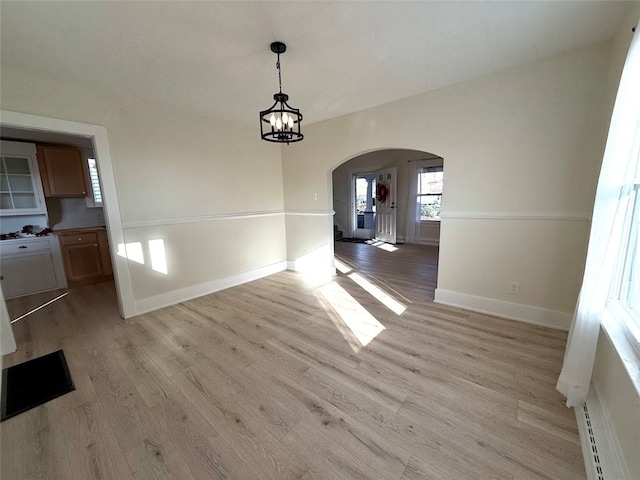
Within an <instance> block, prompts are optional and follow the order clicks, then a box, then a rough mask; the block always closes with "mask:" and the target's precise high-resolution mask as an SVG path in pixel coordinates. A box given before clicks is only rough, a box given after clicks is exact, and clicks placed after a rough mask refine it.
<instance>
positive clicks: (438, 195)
mask: <svg viewBox="0 0 640 480" xmlns="http://www.w3.org/2000/svg"><path fill="white" fill-rule="evenodd" d="M443 178H444V171H443V168H442V167H422V168H421V169H420V170H419V173H418V193H417V204H418V205H419V206H420V220H440V208H441V205H442V181H443Z"/></svg>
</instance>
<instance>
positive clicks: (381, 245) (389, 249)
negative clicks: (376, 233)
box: [366, 240, 398, 252]
mask: <svg viewBox="0 0 640 480" xmlns="http://www.w3.org/2000/svg"><path fill="white" fill-rule="evenodd" d="M366 243H368V244H369V245H371V246H373V247H378V248H381V249H382V250H385V251H387V252H395V251H396V250H398V247H396V246H395V245H392V244H390V243H386V242H381V241H380V240H367V241H366Z"/></svg>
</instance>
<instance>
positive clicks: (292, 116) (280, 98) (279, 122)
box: [260, 42, 304, 144]
mask: <svg viewBox="0 0 640 480" xmlns="http://www.w3.org/2000/svg"><path fill="white" fill-rule="evenodd" d="M271 51H272V52H273V53H275V54H277V55H278V60H277V62H276V68H277V69H278V84H279V86H280V91H279V92H278V93H275V94H274V95H273V99H274V100H275V103H274V104H273V105H271V108H269V109H268V110H263V111H262V112H260V137H261V138H262V139H263V140H266V141H267V142H276V143H286V144H289V143H291V142H299V141H300V140H302V139H303V138H304V135H302V133H301V132H300V123H301V122H302V114H301V113H300V110H298V109H297V108H293V107H292V106H290V105H289V104H288V103H287V100H289V95H287V94H286V93H282V75H281V74H280V54H281V53H284V52H286V51H287V46H286V45H285V44H284V43H282V42H273V43H272V44H271Z"/></svg>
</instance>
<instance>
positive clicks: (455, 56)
mask: <svg viewBox="0 0 640 480" xmlns="http://www.w3.org/2000/svg"><path fill="white" fill-rule="evenodd" d="M626 8H627V5H626V4H624V2H611V1H605V2H596V1H594V2H590V1H572V2H558V1H556V2H541V1H534V2H520V1H516V2H481V1H477V2H361V1H352V2H279V1H278V2H240V1H235V2H181V1H173V2H8V1H2V2H0V17H1V41H2V51H1V62H2V67H3V68H6V67H14V68H17V69H20V70H23V71H27V72H31V73H33V74H37V75H40V76H46V77H49V78H52V79H56V80H59V81H64V82H70V83H73V84H92V85H98V86H100V88H101V89H103V90H106V91H107V92H110V93H112V94H115V95H123V96H128V95H136V96H142V97H146V98H152V99H158V100H162V101H165V102H169V103H170V104H174V105H176V106H181V107H184V108H188V109H190V110H194V111H198V112H200V113H204V114H206V115H210V116H214V117H218V118H222V119H226V120H229V121H232V122H237V123H243V124H256V125H257V123H258V111H259V110H262V109H266V108H268V107H270V106H271V103H272V95H273V93H275V92H276V91H277V85H278V84H277V72H276V69H275V55H274V54H273V53H271V51H270V50H269V44H270V43H271V42H272V41H274V40H280V41H283V42H285V43H287V45H288V51H287V52H286V53H285V54H284V55H283V56H282V77H283V78H282V80H283V91H284V92H285V93H287V94H289V96H290V104H291V105H292V106H294V107H297V108H300V109H301V111H302V113H303V114H304V116H305V123H307V124H308V123H311V122H318V121H320V120H325V119H328V118H333V117H336V116H340V115H344V114H347V113H350V112H354V111H358V110H362V109H364V108H368V107H372V106H375V105H379V104H382V103H386V102H389V101H393V100H397V99H399V98H404V97H408V96H411V95H415V94H417V93H421V92H424V91H427V90H432V89H436V88H439V87H443V86H446V85H450V84H453V83H456V82H460V81H463V80H467V79H470V78H474V77H479V76H482V75H486V74H489V73H492V72H496V71H499V70H503V69H505V68H508V67H511V66H514V65H517V64H522V63H528V62H531V61H534V60H536V59H539V58H543V57H546V56H550V55H554V54H557V53H560V52H563V51H567V50H570V49H573V48H577V47H580V46H583V45H587V44H589V43H594V42H598V41H601V40H605V39H607V38H610V37H611V36H612V35H613V34H614V32H615V29H616V27H617V26H618V25H619V24H620V21H621V20H622V17H623V15H624V12H625V10H626Z"/></svg>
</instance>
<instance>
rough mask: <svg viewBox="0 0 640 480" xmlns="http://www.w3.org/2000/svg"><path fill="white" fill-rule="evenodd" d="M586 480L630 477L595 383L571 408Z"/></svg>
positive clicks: (624, 478)
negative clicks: (575, 423) (580, 401)
mask: <svg viewBox="0 0 640 480" xmlns="http://www.w3.org/2000/svg"><path fill="white" fill-rule="evenodd" d="M575 414H576V421H577V423H578V431H579V433H580V444H581V446H582V456H583V457H584V465H585V469H586V472H587V479H588V480H631V477H630V476H629V471H628V470H627V465H626V463H625V459H624V454H623V453H622V448H621V447H620V443H619V441H618V436H617V434H616V432H615V429H614V427H613V423H612V421H611V416H610V414H609V411H608V409H607V406H606V405H605V403H604V402H603V401H602V397H601V395H600V392H599V390H598V387H597V385H596V384H592V385H591V391H590V393H589V397H588V398H587V401H586V402H585V403H584V404H583V405H582V407H576V408H575Z"/></svg>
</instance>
